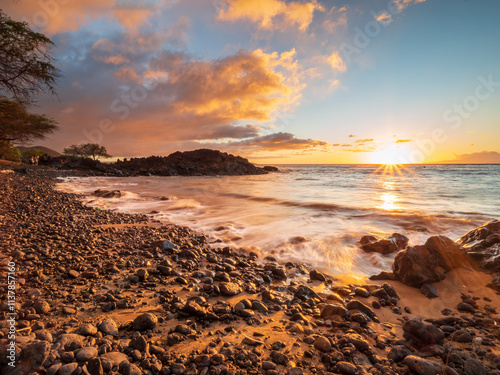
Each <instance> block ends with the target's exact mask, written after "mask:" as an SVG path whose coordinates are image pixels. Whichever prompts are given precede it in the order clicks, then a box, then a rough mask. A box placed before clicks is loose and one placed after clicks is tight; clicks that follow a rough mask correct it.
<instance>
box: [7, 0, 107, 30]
mask: <svg viewBox="0 0 500 375" xmlns="http://www.w3.org/2000/svg"><path fill="white" fill-rule="evenodd" d="M114 4H115V1H114V0H86V1H64V2H63V1H19V2H17V1H5V2H3V4H2V8H3V10H4V11H5V12H6V13H7V14H9V15H10V16H12V17H13V18H14V19H16V20H22V21H26V22H28V23H29V24H30V25H32V26H34V27H35V28H36V29H39V30H41V31H42V32H44V33H47V34H49V35H54V34H57V33H61V32H68V31H77V30H78V29H79V28H80V26H81V25H83V24H85V23H87V22H89V21H91V20H95V19H97V18H99V17H100V16H102V15H103V14H104V13H106V12H107V11H109V10H110V9H112V8H113V6H114Z"/></svg>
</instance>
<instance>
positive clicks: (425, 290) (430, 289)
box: [420, 284, 439, 298]
mask: <svg viewBox="0 0 500 375" xmlns="http://www.w3.org/2000/svg"><path fill="white" fill-rule="evenodd" d="M420 293H422V294H423V295H424V296H426V297H427V298H437V297H439V294H438V292H437V289H436V287H435V286H434V285H432V284H424V285H422V286H421V287H420Z"/></svg>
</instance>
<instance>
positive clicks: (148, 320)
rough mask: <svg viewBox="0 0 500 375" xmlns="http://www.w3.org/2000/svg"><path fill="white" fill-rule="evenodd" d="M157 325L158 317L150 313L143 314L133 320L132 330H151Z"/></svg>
mask: <svg viewBox="0 0 500 375" xmlns="http://www.w3.org/2000/svg"><path fill="white" fill-rule="evenodd" d="M157 323H158V317H157V316H156V315H154V314H151V313H144V314H141V315H139V316H138V317H136V318H135V319H134V323H133V325H134V329H135V330H136V331H146V330H148V329H153V328H154V327H156V324H157Z"/></svg>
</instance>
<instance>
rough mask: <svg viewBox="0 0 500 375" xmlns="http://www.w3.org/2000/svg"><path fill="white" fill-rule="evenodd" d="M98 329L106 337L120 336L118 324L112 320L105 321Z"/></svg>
mask: <svg viewBox="0 0 500 375" xmlns="http://www.w3.org/2000/svg"><path fill="white" fill-rule="evenodd" d="M97 328H99V331H101V332H102V333H104V334H105V335H113V336H117V335H118V326H117V325H116V322H115V321H114V320H113V319H111V318H106V319H104V320H103V321H102V322H101V324H99V326H98V327H97Z"/></svg>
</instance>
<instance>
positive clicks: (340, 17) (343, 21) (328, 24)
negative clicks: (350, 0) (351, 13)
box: [323, 6, 347, 34]
mask: <svg viewBox="0 0 500 375" xmlns="http://www.w3.org/2000/svg"><path fill="white" fill-rule="evenodd" d="M333 15H336V16H337V18H336V19H335V20H333V19H326V20H325V21H323V28H324V29H325V30H326V32H328V33H330V34H331V33H333V31H334V30H335V29H336V28H338V27H340V26H346V25H347V6H343V7H342V8H337V7H332V8H331V9H330V11H329V12H328V17H332V16H333Z"/></svg>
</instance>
